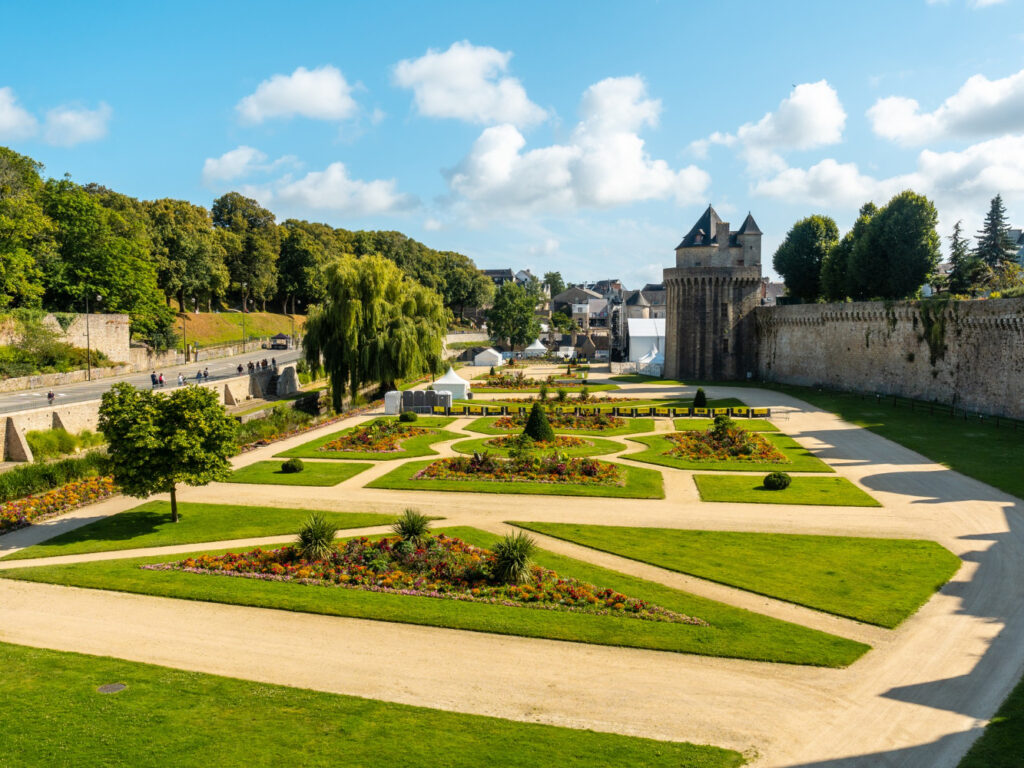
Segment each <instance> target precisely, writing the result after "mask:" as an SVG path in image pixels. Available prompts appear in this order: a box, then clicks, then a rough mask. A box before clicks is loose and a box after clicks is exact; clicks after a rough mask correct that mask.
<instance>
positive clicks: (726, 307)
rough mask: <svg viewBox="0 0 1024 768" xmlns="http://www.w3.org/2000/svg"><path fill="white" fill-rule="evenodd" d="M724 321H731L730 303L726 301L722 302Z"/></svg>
mask: <svg viewBox="0 0 1024 768" xmlns="http://www.w3.org/2000/svg"><path fill="white" fill-rule="evenodd" d="M722 319H723V320H728V319H729V304H728V302H725V301H723V302H722Z"/></svg>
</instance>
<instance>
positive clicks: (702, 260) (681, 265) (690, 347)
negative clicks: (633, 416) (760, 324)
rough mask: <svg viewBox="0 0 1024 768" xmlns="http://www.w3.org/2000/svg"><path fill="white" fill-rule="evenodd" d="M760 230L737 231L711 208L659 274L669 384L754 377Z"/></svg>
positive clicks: (749, 226)
mask: <svg viewBox="0 0 1024 768" xmlns="http://www.w3.org/2000/svg"><path fill="white" fill-rule="evenodd" d="M761 234H762V233H761V230H760V229H759V228H758V226H757V223H756V222H755V221H754V217H753V216H751V215H750V214H749V213H748V214H747V218H746V219H745V220H744V222H743V224H742V225H741V226H740V228H739V229H738V230H736V231H732V230H731V229H730V228H729V223H728V222H725V221H722V220H721V218H719V216H718V214H717V213H716V212H715V209H714V208H712V207H711V206H710V205H709V206H708V208H707V210H706V211H705V212H704V214H703V215H702V216H701V217H700V219H698V220H697V223H696V224H694V225H693V227H692V228H691V229H690V231H689V232H688V233H687V234H686V236H685V237H684V238H683V240H682V242H680V243H679V245H678V246H676V263H675V267H672V268H669V269H666V270H665V273H664V285H665V290H666V302H665V303H666V315H667V318H666V320H667V322H666V324H665V325H666V328H665V371H664V375H665V376H666V377H667V378H674V379H704V380H729V379H743V378H746V377H747V376H748V375H753V374H754V373H755V372H756V371H757V339H756V335H755V334H756V325H755V320H754V309H755V308H756V307H757V306H758V305H759V304H760V299H761Z"/></svg>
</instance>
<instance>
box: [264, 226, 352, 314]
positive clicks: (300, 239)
mask: <svg viewBox="0 0 1024 768" xmlns="http://www.w3.org/2000/svg"><path fill="white" fill-rule="evenodd" d="M281 233H282V234H281V255H280V257H279V258H278V261H277V293H278V297H279V298H280V299H281V300H282V303H283V305H282V310H281V311H282V312H287V311H288V302H289V301H291V305H292V314H295V304H296V302H303V303H305V305H306V306H307V307H308V306H309V305H310V304H316V303H318V302H320V301H323V298H324V296H326V291H327V283H326V280H327V276H326V270H327V265H328V263H330V261H331V259H332V258H335V257H337V256H340V255H341V251H340V250H339V245H338V242H337V240H338V239H337V237H336V236H335V233H334V230H333V229H331V228H330V227H329V226H327V225H326V224H310V223H309V222H308V221H298V220H296V219H288V221H286V222H285V223H284V224H282V225H281Z"/></svg>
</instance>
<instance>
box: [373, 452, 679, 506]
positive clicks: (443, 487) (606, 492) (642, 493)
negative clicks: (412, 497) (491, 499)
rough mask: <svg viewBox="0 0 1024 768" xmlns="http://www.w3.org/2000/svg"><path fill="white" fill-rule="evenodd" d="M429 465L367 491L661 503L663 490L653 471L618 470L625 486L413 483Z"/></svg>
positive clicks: (398, 471) (395, 474) (417, 464)
mask: <svg viewBox="0 0 1024 768" xmlns="http://www.w3.org/2000/svg"><path fill="white" fill-rule="evenodd" d="M430 463H431V462H430V461H413V462H408V463H406V464H402V465H400V466H398V467H395V468H394V469H393V470H391V471H390V472H388V473H387V474H386V475H383V476H381V477H378V478H377V479H376V480H372V481H371V482H369V483H367V484H366V487H367V488H390V489H392V490H400V491H456V492H459V493H512V494H536V495H541V496H602V497H611V498H617V499H663V498H665V489H664V486H663V484H662V478H661V473H660V472H658V471H656V470H653V469H641V468H640V467H627V466H625V465H622V464H620V465H619V466H620V467H621V468H622V469H623V470H624V471H625V473H626V484H625V485H573V484H571V483H528V482H522V483H517V482H513V483H506V482H498V481H494V480H434V479H422V480H421V479H416V478H414V477H413V475H415V474H416V473H417V472H419V471H420V470H421V469H423V468H424V467H426V466H427V465H428V464H430Z"/></svg>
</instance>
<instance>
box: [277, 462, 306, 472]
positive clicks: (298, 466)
mask: <svg viewBox="0 0 1024 768" xmlns="http://www.w3.org/2000/svg"><path fill="white" fill-rule="evenodd" d="M305 468H306V465H305V464H303V463H302V459H298V458H296V459H288V461H286V462H284V464H282V465H281V471H282V472H284V473H285V474H286V475H292V474H295V473H296V472H301V471H302V470H304V469H305Z"/></svg>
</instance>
